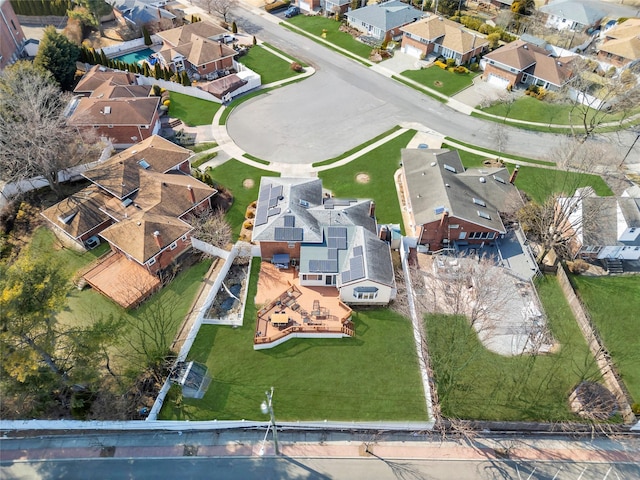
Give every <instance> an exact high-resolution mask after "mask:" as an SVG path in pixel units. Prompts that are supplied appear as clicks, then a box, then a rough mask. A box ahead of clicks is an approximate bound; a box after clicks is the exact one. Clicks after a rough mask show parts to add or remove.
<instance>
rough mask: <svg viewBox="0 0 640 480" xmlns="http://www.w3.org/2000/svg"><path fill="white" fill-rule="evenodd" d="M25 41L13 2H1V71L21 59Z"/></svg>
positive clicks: (4, 0) (5, 0) (6, 0)
mask: <svg viewBox="0 0 640 480" xmlns="http://www.w3.org/2000/svg"><path fill="white" fill-rule="evenodd" d="M25 41H26V39H25V37H24V32H23V31H22V26H21V25H20V22H19V21H18V17H17V16H16V13H15V12H14V11H13V7H12V6H11V2H10V1H9V0H0V70H2V69H3V68H4V67H6V66H8V65H11V64H12V63H14V62H16V61H17V60H19V59H20V58H21V56H22V50H23V48H24V44H25Z"/></svg>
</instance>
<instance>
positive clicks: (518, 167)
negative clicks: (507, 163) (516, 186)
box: [509, 165, 520, 184]
mask: <svg viewBox="0 0 640 480" xmlns="http://www.w3.org/2000/svg"><path fill="white" fill-rule="evenodd" d="M518 170H520V165H516V168H515V169H514V170H513V173H512V174H511V176H510V177H509V183H511V184H513V183H515V181H516V178H517V177H518Z"/></svg>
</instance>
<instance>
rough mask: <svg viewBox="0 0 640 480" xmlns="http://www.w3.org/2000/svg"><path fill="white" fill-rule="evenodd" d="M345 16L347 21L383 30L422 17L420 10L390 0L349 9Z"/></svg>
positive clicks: (385, 30) (395, 0)
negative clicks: (366, 24) (362, 23)
mask: <svg viewBox="0 0 640 480" xmlns="http://www.w3.org/2000/svg"><path fill="white" fill-rule="evenodd" d="M346 16H347V18H348V19H349V21H353V20H355V21H358V22H364V23H368V24H369V25H373V26H374V27H377V28H379V29H380V30H382V31H383V32H387V31H389V30H392V29H394V28H398V27H401V26H403V25H406V24H408V23H411V22H415V21H416V20H418V19H419V18H420V17H422V12H421V11H420V10H418V9H416V8H413V7H412V6H411V5H407V4H406V3H402V2H400V1H397V0H392V1H390V2H384V3H376V4H373V5H367V6H366V7H363V8H358V9H356V10H351V11H350V12H348V13H347V14H346Z"/></svg>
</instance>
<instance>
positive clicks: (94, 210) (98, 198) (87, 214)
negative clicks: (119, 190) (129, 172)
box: [42, 185, 109, 239]
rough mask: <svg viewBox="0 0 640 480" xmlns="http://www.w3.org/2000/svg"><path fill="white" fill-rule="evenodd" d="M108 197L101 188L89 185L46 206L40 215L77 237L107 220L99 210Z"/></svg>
mask: <svg viewBox="0 0 640 480" xmlns="http://www.w3.org/2000/svg"><path fill="white" fill-rule="evenodd" d="M108 198H109V196H108V195H107V194H105V193H104V192H103V191H102V190H101V189H99V188H98V187H96V186H95V185H91V186H89V187H87V188H83V189H82V190H80V191H79V192H77V193H75V194H73V195H70V196H69V197H67V198H65V199H64V200H62V201H61V202H58V203H56V204H55V205H53V206H52V207H49V208H47V209H46V210H45V211H43V212H42V216H44V217H45V218H46V219H47V220H49V221H50V222H51V223H53V224H54V225H55V226H57V227H58V228H61V229H62V230H64V231H65V232H66V233H67V234H68V235H70V236H71V237H73V238H76V239H77V238H79V237H81V236H82V235H83V234H85V233H87V232H88V231H89V230H91V229H93V228H95V227H97V226H98V225H100V224H102V223H104V222H106V221H107V220H109V217H108V216H107V215H106V214H105V213H104V212H102V211H101V210H100V206H101V205H102V204H103V203H104V202H105V201H106V200H108Z"/></svg>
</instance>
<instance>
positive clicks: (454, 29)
mask: <svg viewBox="0 0 640 480" xmlns="http://www.w3.org/2000/svg"><path fill="white" fill-rule="evenodd" d="M401 30H402V33H403V35H402V47H401V50H402V52H404V53H406V54H408V55H411V56H413V57H417V58H424V57H426V56H427V55H431V54H434V55H442V56H443V57H445V58H453V59H455V61H456V64H457V65H460V64H463V63H469V62H471V61H472V60H473V59H474V58H477V57H478V55H481V54H483V53H484V52H486V51H487V50H488V48H489V42H488V41H487V39H486V38H485V37H484V36H483V35H480V34H478V33H477V32H473V31H470V30H467V29H466V28H464V27H463V26H462V25H460V24H459V23H456V22H453V21H451V20H447V19H445V18H442V17H440V16H438V15H429V16H428V17H427V18H423V19H422V20H418V21H417V22H415V23H412V24H409V25H406V26H405V27H402V28H401Z"/></svg>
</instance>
